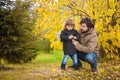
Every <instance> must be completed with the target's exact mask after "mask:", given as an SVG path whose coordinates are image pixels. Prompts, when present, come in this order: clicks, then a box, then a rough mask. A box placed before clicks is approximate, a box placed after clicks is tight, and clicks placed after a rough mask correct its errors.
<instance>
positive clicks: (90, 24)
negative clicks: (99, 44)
mask: <svg viewBox="0 0 120 80" xmlns="http://www.w3.org/2000/svg"><path fill="white" fill-rule="evenodd" d="M83 23H86V25H87V27H88V28H90V29H91V28H94V24H93V22H92V20H91V19H90V18H83V19H82V20H81V21H80V24H83Z"/></svg>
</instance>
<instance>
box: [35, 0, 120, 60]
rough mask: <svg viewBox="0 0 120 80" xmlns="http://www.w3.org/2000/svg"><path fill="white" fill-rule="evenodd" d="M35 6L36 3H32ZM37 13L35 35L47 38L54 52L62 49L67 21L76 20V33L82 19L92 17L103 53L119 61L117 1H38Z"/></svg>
mask: <svg viewBox="0 0 120 80" xmlns="http://www.w3.org/2000/svg"><path fill="white" fill-rule="evenodd" d="M33 2H34V3H35V0H33ZM38 3H39V4H40V5H39V6H36V7H35V9H34V14H35V26H34V27H35V29H34V30H33V32H34V33H35V34H36V35H41V36H42V37H45V38H48V39H49V40H50V42H51V45H50V46H51V48H54V49H62V47H61V45H62V43H61V42H60V39H59V34H60V31H61V30H62V29H63V24H64V21H65V20H66V19H67V18H71V19H73V20H74V22H75V24H76V29H79V26H80V25H79V21H80V19H81V18H83V17H90V18H91V19H92V20H93V23H94V24H95V27H96V30H97V33H98V37H99V47H100V50H101V53H104V55H106V56H107V58H114V59H116V60H118V59H119V57H120V55H119V52H120V2H119V1H117V0H38Z"/></svg>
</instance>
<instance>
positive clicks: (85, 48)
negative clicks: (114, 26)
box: [73, 36, 98, 53]
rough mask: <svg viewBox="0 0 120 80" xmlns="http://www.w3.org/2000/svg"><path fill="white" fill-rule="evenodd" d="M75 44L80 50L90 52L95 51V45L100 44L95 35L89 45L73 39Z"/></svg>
mask: <svg viewBox="0 0 120 80" xmlns="http://www.w3.org/2000/svg"><path fill="white" fill-rule="evenodd" d="M73 44H74V45H75V48H76V49H77V50H79V51H82V52H85V53H90V52H93V51H94V49H95V47H96V46H97V44H98V39H97V36H93V37H92V38H91V39H90V41H89V42H88V45H87V46H83V45H81V44H80V43H79V42H77V41H74V40H73Z"/></svg>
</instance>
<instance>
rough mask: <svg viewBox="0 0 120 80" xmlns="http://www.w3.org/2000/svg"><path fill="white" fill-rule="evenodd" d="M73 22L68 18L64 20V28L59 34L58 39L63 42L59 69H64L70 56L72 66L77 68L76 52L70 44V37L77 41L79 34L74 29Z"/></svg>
mask: <svg viewBox="0 0 120 80" xmlns="http://www.w3.org/2000/svg"><path fill="white" fill-rule="evenodd" d="M74 28H75V24H74V23H73V20H71V19H68V20H66V22H65V25H64V30H63V31H62V32H61V34H60V39H61V41H62V42H63V51H64V57H63V60H62V63H61V69H62V70H65V66H66V63H67V60H68V58H69V57H71V59H72V61H73V67H74V69H75V70H77V69H78V59H77V53H76V49H75V47H74V45H73V44H72V39H74V40H77V41H79V39H80V36H79V33H78V32H77V31H76V30H75V29H74Z"/></svg>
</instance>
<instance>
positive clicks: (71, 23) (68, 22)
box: [64, 19, 75, 29]
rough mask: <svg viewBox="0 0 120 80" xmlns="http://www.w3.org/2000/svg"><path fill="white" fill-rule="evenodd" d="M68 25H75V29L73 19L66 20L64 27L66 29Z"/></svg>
mask: <svg viewBox="0 0 120 80" xmlns="http://www.w3.org/2000/svg"><path fill="white" fill-rule="evenodd" d="M67 25H72V26H73V29H74V28H75V24H74V22H73V20H72V19H67V20H66V22H65V24H64V29H66V26H67Z"/></svg>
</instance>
